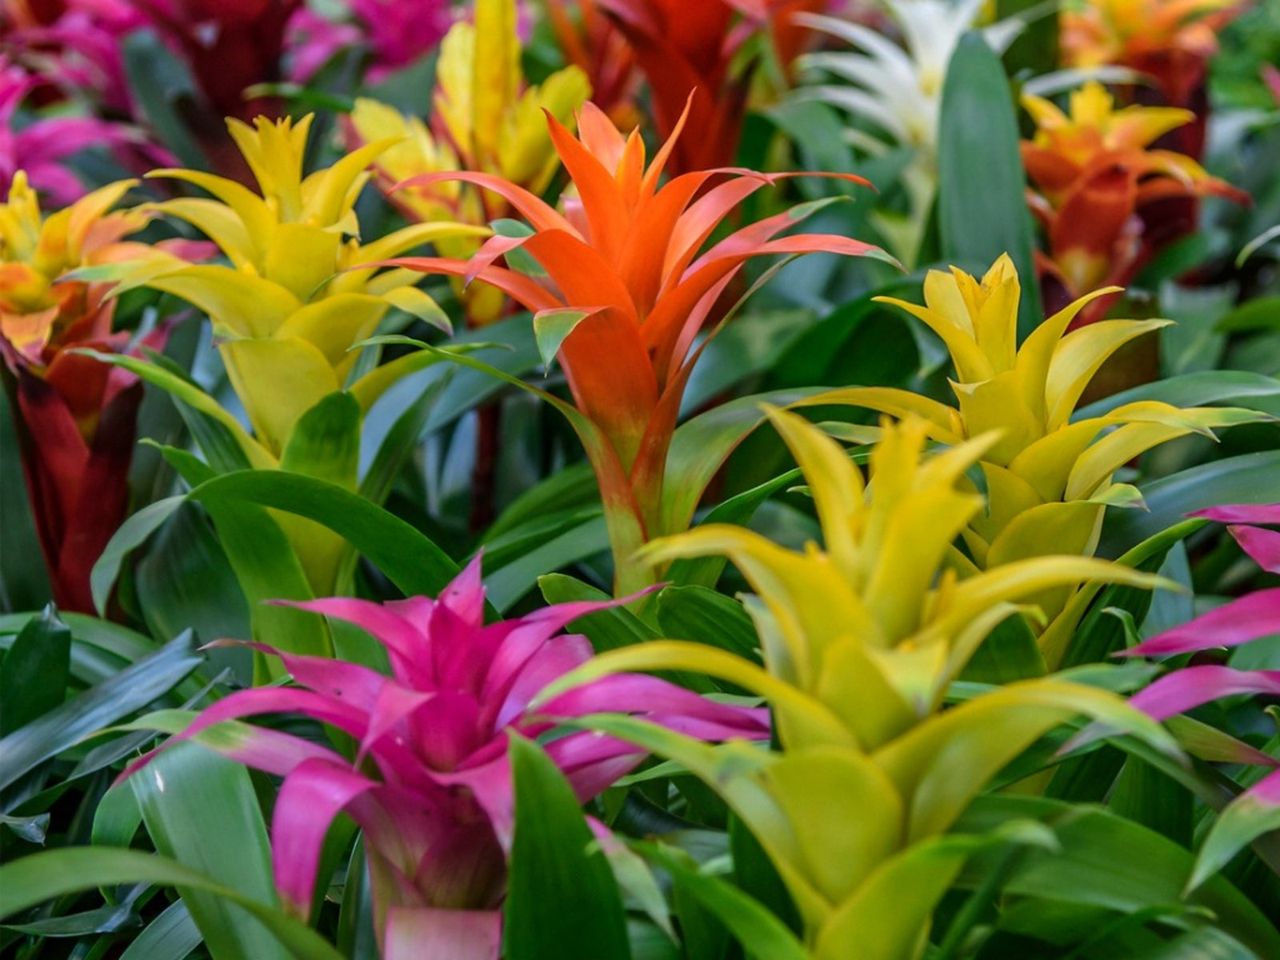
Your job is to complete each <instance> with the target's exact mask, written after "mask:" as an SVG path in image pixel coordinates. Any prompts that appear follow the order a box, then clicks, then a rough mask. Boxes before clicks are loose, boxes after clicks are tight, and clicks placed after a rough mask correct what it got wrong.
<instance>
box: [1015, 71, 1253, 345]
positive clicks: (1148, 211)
mask: <svg viewBox="0 0 1280 960" xmlns="http://www.w3.org/2000/svg"><path fill="white" fill-rule="evenodd" d="M1022 103H1023V106H1024V107H1026V109H1027V112H1028V113H1029V114H1030V115H1031V118H1032V119H1033V120H1034V121H1035V124H1036V132H1035V135H1034V137H1033V138H1032V139H1031V140H1028V141H1024V142H1023V144H1022V160H1023V163H1024V164H1025V165H1026V169H1027V177H1028V179H1029V180H1030V182H1031V185H1032V187H1033V191H1032V192H1031V194H1030V202H1031V209H1032V211H1033V212H1034V214H1035V215H1036V217H1037V219H1038V220H1039V221H1040V223H1041V226H1042V227H1043V228H1044V232H1045V239H1046V243H1045V249H1044V252H1043V254H1042V255H1041V256H1040V257H1039V258H1038V261H1037V262H1038V266H1039V269H1040V272H1041V284H1042V286H1043V288H1044V293H1045V301H1046V302H1047V303H1049V304H1050V305H1051V308H1056V307H1058V306H1061V305H1065V304H1066V303H1067V302H1069V301H1070V300H1073V299H1075V298H1076V297H1080V296H1084V295H1085V294H1087V293H1092V292H1093V291H1095V290H1098V289H1100V288H1101V287H1104V286H1112V285H1124V284H1128V283H1129V282H1130V281H1131V280H1132V279H1133V278H1134V276H1136V275H1137V272H1138V271H1139V270H1140V269H1141V268H1142V267H1143V266H1144V265H1145V264H1146V263H1147V262H1149V261H1150V259H1151V258H1152V257H1153V256H1154V255H1155V254H1156V253H1157V252H1159V251H1160V250H1161V249H1163V248H1164V247H1166V246H1167V245H1168V244H1170V243H1172V242H1173V241H1175V240H1177V239H1179V238H1180V237H1182V236H1185V235H1186V234H1188V233H1190V232H1191V231H1192V230H1194V229H1195V220H1196V215H1197V211H1198V209H1199V206H1198V204H1197V203H1196V202H1195V201H1196V199H1197V198H1200V197H1206V196H1219V197H1226V198H1228V199H1230V200H1234V201H1235V202H1237V203H1247V202H1248V200H1249V198H1248V196H1247V195H1246V194H1244V193H1242V192H1241V191H1239V190H1237V189H1236V188H1234V187H1232V186H1230V185H1229V184H1227V183H1224V182H1223V181H1221V180H1219V179H1217V178H1216V177H1211V176H1209V174H1208V173H1206V172H1205V170H1204V169H1203V168H1202V167H1201V166H1200V165H1199V164H1198V163H1196V162H1195V161H1194V160H1192V159H1191V158H1190V157H1188V156H1185V155H1183V154H1180V153H1175V152H1173V151H1170V150H1158V149H1151V144H1152V143H1154V142H1155V141H1156V140H1158V139H1159V138H1160V137H1161V136H1163V135H1165V134H1168V133H1169V132H1171V131H1174V130H1177V129H1179V128H1180V127H1182V126H1184V125H1185V124H1187V123H1188V122H1190V121H1191V120H1192V119H1193V118H1194V114H1192V113H1191V112H1190V111H1189V110H1182V109H1178V108H1174V107H1141V106H1130V107H1124V108H1122V109H1120V110H1116V109H1115V108H1114V104H1115V101H1114V99H1113V98H1112V96H1111V95H1110V94H1109V93H1108V92H1107V91H1106V89H1105V88H1104V87H1103V86H1102V85H1101V84H1100V83H1097V82H1094V81H1090V82H1089V83H1086V84H1085V85H1084V86H1083V87H1081V88H1080V89H1079V90H1076V91H1074V92H1073V93H1072V94H1071V97H1070V109H1069V113H1064V112H1063V111H1061V110H1060V109H1058V107H1057V106H1055V105H1054V104H1053V103H1052V102H1051V101H1049V100H1046V99H1044V98H1042V97H1036V96H1030V95H1026V96H1024V97H1023V98H1022ZM1106 305H1107V301H1106V300H1100V301H1098V302H1096V303H1094V304H1093V305H1091V306H1090V307H1089V308H1087V309H1086V310H1085V311H1082V313H1081V314H1080V316H1079V317H1078V319H1077V320H1076V323H1077V324H1083V323H1089V322H1090V321H1092V320H1097V319H1098V318H1100V317H1101V316H1102V315H1103V313H1104V312H1105V309H1106Z"/></svg>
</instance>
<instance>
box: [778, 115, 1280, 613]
mask: <svg viewBox="0 0 1280 960" xmlns="http://www.w3.org/2000/svg"><path fill="white" fill-rule="evenodd" d="M1082 103H1083V104H1084V106H1083V107H1081V109H1082V110H1084V111H1085V112H1086V113H1087V112H1088V111H1090V110H1095V111H1101V110H1102V107H1103V106H1104V104H1103V102H1102V101H1101V100H1099V99H1098V98H1096V97H1092V98H1090V97H1086V98H1085V99H1084V100H1083V101H1082ZM1107 103H1109V101H1107ZM1048 109H1049V108H1048V107H1046V108H1045V112H1046V113H1048ZM1108 109H1109V107H1108ZM1121 113H1123V111H1121ZM1118 115H1119V114H1117V116H1118ZM1116 291H1117V288H1114V287H1108V288H1105V289H1102V290H1097V291H1094V292H1092V293H1090V294H1088V295H1086V296H1084V297H1081V298H1080V299H1079V300H1077V301H1075V302H1074V303H1072V304H1070V305H1069V306H1067V307H1066V308H1064V309H1063V310H1060V311H1059V312H1058V313H1056V314H1054V315H1053V316H1052V317H1050V318H1048V319H1047V320H1045V321H1044V323H1042V324H1041V325H1040V326H1039V327H1038V328H1037V329H1036V330H1034V331H1033V332H1032V333H1031V335H1030V336H1028V337H1027V339H1026V341H1025V342H1024V343H1023V344H1022V346H1021V347H1020V348H1015V343H1016V341H1015V336H1016V331H1017V316H1018V301H1019V295H1020V287H1019V281H1018V276H1017V273H1016V271H1015V270H1014V268H1013V264H1012V262H1011V261H1010V260H1009V258H1008V257H1007V256H1002V257H1000V258H999V259H998V260H997V261H996V262H995V264H993V265H992V267H991V269H990V270H988V271H987V273H986V275H985V276H984V277H983V278H982V279H981V280H980V281H979V280H978V279H977V278H975V277H971V276H969V275H968V274H966V273H964V272H963V271H961V270H958V269H955V268H952V269H951V270H950V271H946V272H944V271H931V272H930V273H929V275H928V276H927V277H926V279H925V281H924V298H925V303H924V305H923V306H921V305H918V304H913V303H908V302H905V301H901V300H887V299H886V300H884V301H883V302H887V303H892V304H894V305H895V306H899V307H901V308H903V309H904V310H906V312H908V313H909V314H911V315H912V316H913V317H916V318H917V319H919V320H921V321H922V322H923V323H925V324H926V325H927V326H928V327H930V329H932V330H934V331H935V332H936V333H937V334H938V335H939V337H940V338H941V339H942V341H943V344H944V345H945V346H946V348H947V350H948V352H949V353H950V354H951V359H952V362H953V364H954V365H955V369H956V372H957V379H956V380H954V381H952V383H951V388H952V392H953V394H954V395H955V398H956V400H955V406H954V407H948V406H946V405H945V404H941V403H938V402H937V401H934V400H930V399H928V398H924V397H919V396H916V395H914V394H912V393H910V392H908V391H905V390H895V389H889V388H883V387H872V388H862V387H845V388H841V389H839V390H834V391H831V392H829V393H825V394H821V395H818V396H815V397H811V398H808V399H806V400H804V401H803V405H805V406H813V405H823V404H832V403H837V404H851V405H856V406H862V407H865V408H868V409H872V410H877V411H880V412H882V413H887V414H889V415H891V416H895V417H899V418H912V417H915V416H923V417H925V418H926V420H927V423H928V426H927V428H926V432H927V433H928V435H929V436H930V437H931V438H932V439H934V440H938V441H940V442H943V443H949V444H955V443H957V442H959V441H961V440H963V439H965V438H972V437H975V436H979V435H982V434H986V433H990V432H994V433H996V434H997V435H998V438H997V439H996V440H995V442H994V443H992V444H990V446H989V449H987V450H986V451H985V452H984V453H983V454H982V455H981V457H980V460H981V463H982V470H983V473H984V476H985V479H986V488H987V497H988V502H987V509H986V510H985V511H983V512H981V513H979V514H977V515H975V516H973V517H972V518H971V519H970V520H969V522H968V523H967V525H966V528H965V529H964V530H963V531H962V539H963V541H964V544H965V546H966V548H967V550H968V553H969V556H968V560H970V561H972V565H973V566H974V567H975V568H976V569H977V570H983V569H987V568H993V567H997V566H1000V565H1002V564H1007V563H1011V562H1015V561H1017V560H1023V559H1027V558H1029V557H1032V556H1034V555H1036V554H1035V545H1036V544H1037V543H1038V544H1039V548H1038V549H1039V551H1040V552H1041V553H1042V552H1044V551H1045V550H1048V549H1052V550H1053V551H1055V552H1064V551H1071V552H1075V553H1078V554H1080V555H1085V556H1087V555H1090V554H1092V552H1093V550H1094V547H1095V546H1096V543H1097V531H1098V527H1099V524H1100V523H1101V521H1102V514H1103V512H1104V510H1105V507H1106V506H1107V505H1108V504H1113V503H1117V502H1118V503H1132V502H1133V501H1134V498H1135V496H1136V494H1135V493H1134V491H1133V490H1132V488H1126V487H1117V486H1116V485H1115V484H1113V482H1112V479H1111V478H1112V474H1113V473H1114V472H1115V471H1116V470H1117V469H1119V468H1120V467H1121V466H1123V465H1124V464H1125V463H1127V462H1129V461H1130V460H1132V459H1133V458H1135V457H1137V456H1139V455H1141V454H1142V453H1144V452H1146V451H1147V450H1149V449H1151V448H1152V447H1154V446H1158V445H1159V444H1161V443H1164V442H1165V441H1167V440H1171V439H1174V438H1176V437H1180V436H1185V435H1186V434H1188V433H1202V434H1206V433H1209V431H1211V430H1212V429H1213V428H1215V427H1225V426H1231V425H1234V424H1238V423H1246V422H1250V421H1253V420H1258V419H1262V418H1263V416H1262V415H1261V414H1258V413H1255V412H1252V411H1248V410H1239V409H1233V408H1219V407H1206V408H1194V409H1189V410H1180V409H1178V408H1175V407H1172V406H1170V405H1168V404H1163V403H1156V402H1142V403H1133V404H1126V405H1124V406H1121V407H1118V408H1116V409H1115V410H1112V411H1111V412H1110V413H1108V414H1107V415H1106V416H1103V417H1095V418H1092V419H1089V420H1083V421H1078V422H1075V423H1073V422H1071V417H1072V416H1073V414H1074V413H1075V409H1076V406H1077V404H1078V403H1079V402H1080V398H1081V396H1083V394H1084V392H1085V390H1086V388H1087V387H1088V385H1089V383H1090V381H1091V380H1092V379H1093V378H1094V376H1095V375H1096V374H1097V372H1098V371H1099V370H1100V369H1101V368H1102V366H1103V364H1104V363H1106V362H1107V360H1108V359H1109V358H1110V357H1111V356H1113V355H1114V354H1115V352H1116V351H1117V350H1119V349H1120V348H1121V347H1123V346H1124V345H1125V344H1126V343H1129V342H1130V341H1132V340H1134V339H1135V338H1137V337H1141V336H1146V335H1148V334H1150V333H1153V332H1155V331H1157V330H1159V329H1160V328H1162V327H1164V326H1167V325H1168V324H1169V323H1170V321H1168V320H1103V321H1100V322H1097V323H1092V324H1087V325H1085V326H1083V327H1080V328H1079V329H1077V330H1074V331H1071V332H1068V330H1069V328H1070V326H1071V324H1072V321H1073V320H1075V319H1076V317H1077V316H1078V315H1079V314H1080V311H1081V310H1082V309H1083V308H1085V307H1086V306H1087V305H1088V304H1089V303H1091V302H1093V301H1094V300H1096V299H1098V298H1099V297H1102V296H1106V295H1108V294H1112V293H1115V292H1116ZM1210 435H1211V434H1210ZM884 542H885V543H886V544H889V543H892V542H893V541H892V539H886V540H885V541H884ZM964 566H965V564H964V563H959V564H958V569H963V568H964ZM1062 586H1064V584H1062V583H1059V584H1055V585H1054V587H1053V590H1052V592H1051V593H1035V594H1034V595H1030V598H1031V599H1032V600H1033V601H1034V602H1036V603H1037V604H1039V605H1041V606H1042V607H1043V608H1044V609H1045V611H1046V613H1048V614H1049V615H1050V617H1051V618H1052V616H1053V615H1054V614H1056V613H1057V612H1059V611H1061V610H1063V609H1064V608H1065V599H1064V598H1065V597H1066V595H1067V593H1065V592H1064V591H1062V590H1060V589H1058V588H1059V587H1062ZM1046 589H1048V588H1046ZM1058 632H1060V631H1058Z"/></svg>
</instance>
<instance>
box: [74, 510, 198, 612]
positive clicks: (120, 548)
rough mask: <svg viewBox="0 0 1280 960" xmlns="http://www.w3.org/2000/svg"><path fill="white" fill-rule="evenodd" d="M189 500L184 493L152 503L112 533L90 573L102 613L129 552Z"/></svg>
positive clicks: (97, 605) (142, 542) (96, 604)
mask: <svg viewBox="0 0 1280 960" xmlns="http://www.w3.org/2000/svg"><path fill="white" fill-rule="evenodd" d="M186 500H187V498H186V496H185V495H180V496H176V497H166V498H165V499H163V500H157V501H156V502H155V503H149V504H147V505H146V506H145V507H143V508H142V509H141V510H139V511H138V512H137V513H135V514H134V515H133V516H131V517H129V519H128V520H126V521H125V522H124V523H122V524H121V525H120V528H119V529H118V530H117V531H116V532H115V533H114V534H113V535H112V537H111V540H110V541H108V543H107V546H106V548H105V549H104V550H103V551H102V555H101V556H99V557H98V559H97V561H96V562H95V563H94V565H93V570H92V571H91V572H90V574H89V587H90V589H91V590H92V592H93V606H94V608H95V609H96V610H97V611H98V612H99V613H102V614H105V613H106V611H107V603H108V602H110V600H111V591H112V590H113V589H114V588H115V585H116V581H117V580H118V579H119V578H120V569H121V567H123V566H124V562H125V560H126V559H128V557H129V554H130V553H132V552H133V551H134V550H136V549H137V548H138V547H140V546H142V544H144V543H145V542H146V541H147V540H149V539H150V538H151V535H152V534H153V533H155V532H156V531H157V530H159V529H160V527H162V526H163V525H164V523H165V521H167V520H168V519H169V518H170V517H171V516H173V514H174V513H175V512H176V511H177V509H178V508H179V507H181V506H182V505H183V504H184V503H185V502H186Z"/></svg>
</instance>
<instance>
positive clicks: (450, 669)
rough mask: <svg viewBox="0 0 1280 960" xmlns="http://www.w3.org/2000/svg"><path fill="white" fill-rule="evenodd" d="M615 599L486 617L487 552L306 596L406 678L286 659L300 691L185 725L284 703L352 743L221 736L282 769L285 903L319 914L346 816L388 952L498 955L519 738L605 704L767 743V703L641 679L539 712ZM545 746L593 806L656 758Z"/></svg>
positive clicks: (211, 723) (568, 697)
mask: <svg viewBox="0 0 1280 960" xmlns="http://www.w3.org/2000/svg"><path fill="white" fill-rule="evenodd" d="M615 602H616V601H615ZM612 605H613V603H575V604H561V605H559V606H552V607H547V608H545V609H543V610H539V611H537V612H536V613H533V614H529V615H527V616H525V617H521V618H520V619H516V620H503V621H499V622H497V623H490V624H485V622H484V612H485V591H484V587H483V586H482V585H481V582H480V562H479V559H477V560H475V561H473V562H472V563H471V565H470V566H468V567H467V568H466V569H465V570H464V571H462V573H461V574H459V576H458V577H457V579H455V580H454V581H453V582H452V583H451V584H450V585H449V586H448V587H446V588H445V590H444V591H443V592H442V593H441V595H440V597H439V598H438V599H434V600H433V599H430V598H428V597H412V598H410V599H407V600H402V601H397V602H393V603H389V604H376V603H370V602H368V601H362V600H348V599H343V598H337V597H335V598H332V599H325V600H314V601H310V602H307V603H301V604H297V606H298V607H300V608H301V609H304V610H309V611H312V612H313V613H318V614H323V615H325V616H329V617H333V618H336V619H339V620H345V621H347V622H349V623H353V624H355V625H357V626H359V627H361V628H363V629H365V630H367V631H368V632H369V633H370V634H371V635H372V636H373V637H374V638H376V639H377V640H378V642H379V643H380V644H381V645H382V646H383V647H384V648H385V649H386V652H387V656H388V657H389V659H390V661H391V668H392V669H391V676H385V675H383V674H381V673H378V672H376V671H373V670H371V669H369V668H367V667H362V666H359V665H357V664H353V663H344V662H342V661H339V660H330V659H321V658H316V657H302V656H292V655H289V654H279V656H280V658H281V660H282V662H283V664H284V666H285V668H286V669H287V670H288V671H289V674H290V675H291V676H292V678H293V680H294V682H295V683H296V684H297V686H296V687H285V688H276V687H264V688H259V689H256V690H246V691H243V692H240V693H235V694H232V695H231V696H229V697H227V698H226V699H224V700H221V701H219V702H218V703H217V704H215V705H214V706H212V707H209V708H207V709H206V710H205V711H204V712H203V713H202V714H201V715H200V717H199V719H197V720H196V721H195V722H194V723H193V724H191V726H190V727H189V728H188V729H187V730H186V732H185V733H184V734H183V735H182V736H183V737H184V738H196V739H197V740H199V739H200V734H201V731H205V730H208V729H209V728H210V727H215V726H216V725H217V724H220V723H223V722H224V721H227V720H236V719H239V718H243V717H248V716H256V715H261V714H269V713H296V714H302V715H304V716H307V717H310V718H312V719H314V720H316V721H318V722H320V723H323V724H326V725H328V726H331V727H333V728H335V729H336V730H339V731H341V732H342V733H344V734H346V735H347V736H349V737H350V738H351V740H352V741H353V742H354V744H355V745H356V755H355V758H354V760H353V759H352V758H350V757H349V756H345V755H343V754H341V753H338V752H336V751H334V750H333V749H331V748H329V747H327V746H322V745H320V744H318V743H316V742H314V741H312V740H307V739H302V738H300V737H297V736H294V735H291V734H286V733H281V732H277V731H272V730H269V729H262V728H257V727H249V726H243V725H241V726H238V727H236V728H235V729H234V732H233V734H231V735H230V736H229V737H227V738H218V739H217V740H211V741H210V744H211V745H212V746H214V748H215V749H218V750H219V751H220V752H222V753H224V754H225V755H227V756H230V757H231V758H233V759H238V760H240V761H242V762H244V763H246V764H248V765H249V766H252V767H255V768H257V769H260V770H264V771H266V772H268V773H272V774H275V775H277V776H282V777H284V784H283V786H282V788H281V790H280V795H279V797H278V798H277V800H276V805H275V813H274V816H273V819H272V845H273V851H274V864H275V878H276V884H277V886H278V887H279V890H280V894H281V896H282V897H283V899H284V901H285V903H286V904H287V905H288V907H289V909H291V910H292V911H294V912H296V913H298V914H299V915H301V916H303V917H306V916H307V914H308V913H309V912H310V909H311V903H312V897H313V894H314V891H315V886H316V884H317V883H318V882H322V881H323V880H324V879H325V878H324V877H321V876H319V875H318V869H319V864H320V858H321V848H322V847H323V845H324V839H325V834H326V832H327V831H328V829H329V826H330V824H331V822H332V820H333V818H334V817H336V816H337V815H338V814H339V813H343V812H345V813H347V814H348V815H350V816H351V817H352V819H354V820H355V821H356V822H357V823H358V824H359V825H360V826H361V828H362V829H363V830H364V831H365V849H366V851H367V855H368V859H369V867H370V871H371V873H372V876H373V891H374V909H375V912H376V917H377V920H376V929H377V931H378V935H379V940H380V942H381V944H382V947H383V950H384V951H385V954H384V955H385V956H387V957H389V958H392V960H411V958H413V957H418V956H421V954H420V953H416V952H415V949H417V946H416V944H419V943H420V940H419V939H418V938H421V937H422V936H423V935H424V933H423V932H424V931H432V933H431V939H432V942H435V943H438V944H440V945H441V946H440V947H439V948H438V949H440V950H441V952H440V953H439V954H437V955H438V956H441V957H444V956H450V957H454V958H456V960H489V958H496V957H497V956H498V943H499V939H500V938H499V936H498V931H499V929H500V923H501V920H500V914H499V913H498V906H499V904H500V903H501V901H502V896H503V890H504V880H505V876H506V867H505V854H504V851H505V850H507V849H508V848H509V847H510V844H511V839H512V828H513V815H514V814H513V807H512V803H513V798H512V783H511V772H510V766H509V761H508V758H507V745H508V739H509V737H511V736H517V735H518V736H526V737H540V736H542V735H544V734H547V733H548V732H550V731H552V730H553V729H554V728H555V727H556V724H557V720H560V719H566V718H572V717H577V716H582V715H585V714H591V713H595V712H598V711H602V710H609V711H620V712H623V713H634V714H635V715H637V716H642V717H645V718H647V719H649V720H651V721H652V722H654V723H657V724H659V725H661V726H664V727H666V728H669V729H672V730H678V731H681V732H682V733H685V734H687V735H690V736H693V737H698V738H705V739H709V740H729V739H739V738H742V739H749V740H759V739H761V738H765V737H767V736H768V732H769V726H768V721H767V718H766V717H765V716H764V714H763V711H759V710H750V709H744V708H741V707H736V706H729V705H725V704H721V703H716V702H713V701H711V700H708V699H705V698H704V697H702V696H699V695H697V694H694V693H691V692H689V691H688V690H685V689H683V688H681V687H677V686H675V685H673V684H670V683H667V682H665V681H662V680H657V679H654V678H651V677H643V676H613V677H609V678H606V679H602V680H600V681H598V682H596V683H594V684H591V685H586V686H579V687H576V688H575V689H574V690H572V691H570V692H568V693H565V694H563V695H561V696H558V697H555V698H553V699H552V700H551V701H550V702H548V703H544V704H542V705H541V706H540V707H538V708H537V709H534V708H532V707H531V706H530V703H531V701H532V700H533V698H534V697H535V696H536V695H537V694H538V692H539V691H540V690H542V689H543V688H544V687H545V686H546V685H547V684H549V683H551V682H552V681H554V680H556V679H558V678H559V677H561V676H562V675H563V674H565V673H566V672H568V671H569V670H571V669H573V668H574V667H577V666H579V665H581V664H583V663H585V662H586V661H587V660H589V659H590V657H591V647H590V644H589V643H588V642H587V639H586V638H585V637H582V636H577V635H572V634H570V635H562V634H560V631H561V630H562V629H563V628H564V626H565V625H566V624H568V623H570V622H572V621H573V620H576V619H578V618H579V617H582V616H584V615H586V614H589V613H592V612H594V611H599V610H601V609H604V608H607V607H609V606H612ZM268 652H270V653H275V651H272V650H270V649H268ZM546 750H547V753H548V755H549V756H550V757H551V758H552V759H553V760H554V762H555V763H556V765H557V766H558V767H559V768H560V769H561V771H563V773H564V774H565V776H566V777H567V778H568V780H569V782H570V783H571V784H572V785H573V787H574V790H575V792H576V793H577V794H578V796H579V798H580V799H581V800H583V801H586V800H588V799H590V798H591V797H594V796H595V795H596V794H598V793H600V792H601V791H602V790H604V789H605V788H606V787H608V786H609V785H610V784H611V783H613V782H614V781H615V780H616V779H617V778H618V777H620V776H621V775H622V774H624V773H626V772H627V770H629V769H630V768H631V767H633V766H634V765H635V764H636V763H637V762H638V761H639V760H640V759H641V757H642V754H641V753H638V752H637V751H636V749H635V748H634V747H632V746H631V745H630V744H628V743H626V742H624V741H620V740H616V739H611V738H607V737H600V736H599V735H597V734H595V733H592V732H589V731H578V732H569V733H567V734H566V735H564V736H560V737H557V738H554V739H552V740H550V741H549V742H548V743H547V745H546ZM402 930H404V931H408V932H402ZM446 948H448V949H446ZM449 950H451V951H452V952H448V951H449Z"/></svg>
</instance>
